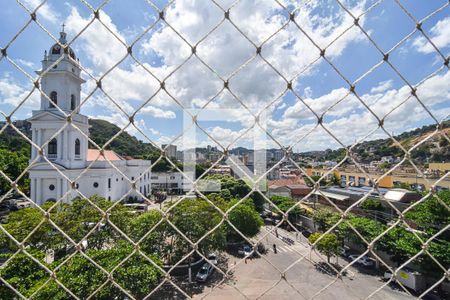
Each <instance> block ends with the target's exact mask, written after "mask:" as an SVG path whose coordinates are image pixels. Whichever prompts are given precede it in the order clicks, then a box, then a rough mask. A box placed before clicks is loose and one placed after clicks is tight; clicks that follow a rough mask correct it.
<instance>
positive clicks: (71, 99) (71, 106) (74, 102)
mask: <svg viewBox="0 0 450 300" xmlns="http://www.w3.org/2000/svg"><path fill="white" fill-rule="evenodd" d="M75 107H76V101H75V95H74V94H72V95H70V109H71V110H74V109H75Z"/></svg>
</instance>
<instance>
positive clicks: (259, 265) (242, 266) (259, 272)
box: [194, 227, 413, 300]
mask: <svg viewBox="0 0 450 300" xmlns="http://www.w3.org/2000/svg"><path fill="white" fill-rule="evenodd" d="M267 232H268V231H267V228H266V227H263V228H262V230H261V233H260V234H259V236H258V237H257V238H256V239H255V240H257V239H260V238H261V237H263V236H264V235H266V234H267ZM278 233H279V237H278V238H277V237H276V236H275V235H274V234H268V235H267V236H266V237H264V238H263V239H262V240H261V242H262V243H263V244H264V245H265V246H266V248H267V249H268V250H269V251H268V252H267V253H266V254H265V255H263V256H261V257H259V258H252V259H247V260H246V261H245V260H244V259H242V258H238V257H234V256H228V267H229V268H234V274H233V280H232V281H230V282H227V283H223V284H221V285H220V286H217V287H215V288H214V289H213V290H212V291H211V289H210V288H211V286H209V287H205V289H204V290H203V293H201V294H198V295H195V296H194V299H199V298H206V299H246V298H248V299H311V298H315V299H365V298H367V297H368V296H369V295H370V294H371V293H372V292H374V291H375V290H377V289H378V288H379V287H380V286H382V285H383V283H384V282H382V281H381V280H380V277H379V276H376V275H370V274H366V273H365V272H361V271H359V270H358V269H357V268H355V267H353V266H351V267H350V268H349V270H348V272H347V274H346V276H344V277H343V279H337V277H336V275H335V274H333V273H332V271H331V272H330V271H327V270H326V269H325V268H320V267H318V265H322V264H317V263H320V262H325V261H326V257H321V255H320V254H316V253H314V252H312V253H311V255H310V253H309V246H308V244H307V242H306V239H305V238H304V237H303V236H302V237H301V238H300V237H298V241H295V243H294V244H293V245H288V244H287V243H285V242H284V241H282V240H281V237H282V236H285V237H286V236H289V237H291V238H292V239H294V240H295V238H296V237H295V234H292V233H289V232H287V231H284V230H282V229H278ZM273 244H275V245H276V248H277V253H274V252H273ZM302 256H305V257H304V258H303V259H301V260H300V261H298V262H297V263H295V262H296V261H297V260H299V259H300V258H301V257H302ZM331 262H332V263H334V262H335V258H332V260H331ZM294 263H295V264H294ZM314 263H316V264H314ZM339 264H340V265H341V266H345V265H347V264H348V262H347V261H345V260H344V259H342V258H339ZM323 265H325V266H326V264H323ZM286 269H288V270H287V271H286V272H285V279H283V278H282V276H281V274H282V272H284V271H285V270H286ZM217 273H218V272H216V274H215V275H216V276H219V274H217ZM330 284H331V285H330ZM328 285H329V286H328ZM212 286H214V284H213V285H212ZM327 286H328V287H327ZM371 299H383V300H389V299H413V297H411V296H409V295H407V294H406V293H405V292H404V291H398V290H394V289H392V288H391V287H389V286H386V287H384V288H383V289H381V290H380V291H378V292H377V293H376V294H375V295H374V296H372V298H371Z"/></svg>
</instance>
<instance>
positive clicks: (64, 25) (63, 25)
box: [61, 23, 66, 32]
mask: <svg viewBox="0 0 450 300" xmlns="http://www.w3.org/2000/svg"><path fill="white" fill-rule="evenodd" d="M61 27H62V32H64V27H66V24H64V23H62V25H61Z"/></svg>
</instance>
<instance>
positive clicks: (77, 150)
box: [75, 139, 81, 155]
mask: <svg viewBox="0 0 450 300" xmlns="http://www.w3.org/2000/svg"><path fill="white" fill-rule="evenodd" d="M80 153H81V143H80V140H79V139H76V140H75V155H80Z"/></svg>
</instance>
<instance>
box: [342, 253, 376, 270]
mask: <svg viewBox="0 0 450 300" xmlns="http://www.w3.org/2000/svg"><path fill="white" fill-rule="evenodd" d="M358 257H359V254H353V255H350V256H349V257H348V258H349V259H350V260H351V261H354V260H356V263H357V264H360V265H363V266H364V267H373V266H374V265H375V262H374V260H373V259H372V258H370V257H368V256H367V255H364V256H362V257H361V258H359V259H358Z"/></svg>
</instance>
